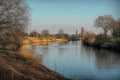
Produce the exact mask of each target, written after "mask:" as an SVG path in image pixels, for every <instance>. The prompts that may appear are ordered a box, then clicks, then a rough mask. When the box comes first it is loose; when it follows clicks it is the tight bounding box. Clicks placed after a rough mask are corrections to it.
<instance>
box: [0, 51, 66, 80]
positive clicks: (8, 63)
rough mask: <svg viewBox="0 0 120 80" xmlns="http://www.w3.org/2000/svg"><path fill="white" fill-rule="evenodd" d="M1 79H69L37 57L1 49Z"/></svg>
mask: <svg viewBox="0 0 120 80" xmlns="http://www.w3.org/2000/svg"><path fill="white" fill-rule="evenodd" d="M0 61H1V62H0V80H67V79H66V78H64V77H63V76H61V75H60V74H58V73H56V72H54V71H51V70H49V69H48V68H46V67H45V66H44V65H42V64H41V63H40V61H39V60H37V59H32V60H31V59H27V58H25V57H24V56H22V55H18V54H17V53H11V52H7V51H0Z"/></svg>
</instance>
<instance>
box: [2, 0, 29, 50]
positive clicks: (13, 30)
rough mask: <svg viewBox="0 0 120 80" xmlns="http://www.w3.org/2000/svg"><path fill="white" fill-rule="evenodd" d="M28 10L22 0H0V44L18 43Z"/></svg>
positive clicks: (17, 44)
mask: <svg viewBox="0 0 120 80" xmlns="http://www.w3.org/2000/svg"><path fill="white" fill-rule="evenodd" d="M28 10H29V8H28V6H27V5H26V3H25V1H24V0H0V44H1V45H3V46H5V47H6V46H9V47H11V46H13V45H14V46H16V47H18V46H19V45H20V41H21V37H22V34H23V33H24V32H25V29H26V26H27V23H28V20H29V14H28ZM14 49H16V48H14Z"/></svg>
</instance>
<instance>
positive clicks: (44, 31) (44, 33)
mask: <svg viewBox="0 0 120 80" xmlns="http://www.w3.org/2000/svg"><path fill="white" fill-rule="evenodd" d="M42 35H43V36H44V37H48V36H49V30H47V29H45V30H42Z"/></svg>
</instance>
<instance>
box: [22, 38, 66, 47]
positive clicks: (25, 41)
mask: <svg viewBox="0 0 120 80" xmlns="http://www.w3.org/2000/svg"><path fill="white" fill-rule="evenodd" d="M67 41H68V40H66V39H58V38H52V37H49V38H39V37H26V38H24V39H23V41H22V43H21V44H22V45H25V44H46V43H50V42H67Z"/></svg>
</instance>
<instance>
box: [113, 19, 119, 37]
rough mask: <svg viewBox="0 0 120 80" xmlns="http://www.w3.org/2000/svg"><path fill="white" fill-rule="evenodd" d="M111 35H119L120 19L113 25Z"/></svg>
mask: <svg viewBox="0 0 120 80" xmlns="http://www.w3.org/2000/svg"><path fill="white" fill-rule="evenodd" d="M112 35H113V36H116V37H120V19H118V20H117V21H116V25H115V26H114V27H113V33H112Z"/></svg>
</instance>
